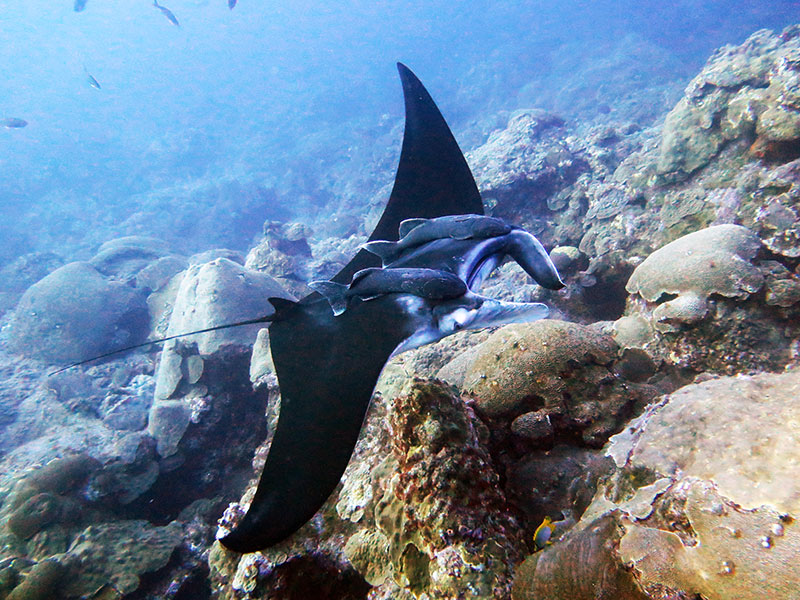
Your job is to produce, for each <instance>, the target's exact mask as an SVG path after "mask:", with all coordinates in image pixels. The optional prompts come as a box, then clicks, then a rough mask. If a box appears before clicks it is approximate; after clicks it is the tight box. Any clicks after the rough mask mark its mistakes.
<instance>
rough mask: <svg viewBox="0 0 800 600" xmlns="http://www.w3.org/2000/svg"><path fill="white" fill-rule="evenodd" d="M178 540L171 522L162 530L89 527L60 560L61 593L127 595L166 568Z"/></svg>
mask: <svg viewBox="0 0 800 600" xmlns="http://www.w3.org/2000/svg"><path fill="white" fill-rule="evenodd" d="M182 538H183V531H182V528H181V526H180V524H178V523H175V522H173V523H170V524H169V525H166V526H164V527H155V526H153V525H150V524H149V523H147V521H141V520H137V521H120V522H117V523H103V524H98V525H90V526H89V527H87V528H86V529H85V530H83V532H81V533H80V534H78V535H77V537H76V538H75V540H74V541H73V542H72V544H71V545H70V547H69V550H68V551H67V552H66V554H65V555H64V557H63V558H62V560H63V561H64V563H65V565H66V566H67V568H68V569H69V579H68V580H67V581H65V582H64V585H63V587H64V592H65V593H66V594H67V595H68V596H70V597H72V596H77V597H85V596H87V595H90V594H93V593H95V592H96V591H97V590H99V589H101V588H102V587H103V586H105V585H109V586H111V588H112V589H113V590H115V591H116V592H117V593H118V594H120V595H125V594H130V593H131V592H133V591H135V590H136V589H137V588H138V587H139V578H140V577H141V576H142V575H144V574H146V573H152V572H153V571H157V570H158V569H160V568H162V567H164V566H165V565H166V564H167V562H168V561H169V558H170V556H171V555H172V553H173V551H174V550H175V548H177V546H178V545H179V544H180V543H181V541H182Z"/></svg>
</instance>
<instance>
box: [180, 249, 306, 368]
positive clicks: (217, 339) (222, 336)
mask: <svg viewBox="0 0 800 600" xmlns="http://www.w3.org/2000/svg"><path fill="white" fill-rule="evenodd" d="M272 296H274V297H280V298H287V299H289V300H292V299H293V298H292V297H291V296H290V295H289V294H287V293H286V292H285V291H284V290H283V289H282V288H281V286H280V285H279V284H278V283H277V282H276V281H275V280H274V279H273V278H272V277H270V276H269V275H266V274H264V273H258V272H256V271H252V270H250V269H247V268H245V267H242V266H241V265H239V264H236V263H234V262H232V261H230V260H227V259H225V258H218V259H215V260H213V261H211V262H210V263H205V264H202V265H195V266H192V267H190V268H189V270H188V271H187V273H186V275H185V277H184V279H183V281H182V282H181V286H180V289H179V290H178V295H177V297H176V298H175V308H174V309H173V311H172V317H171V320H170V326H169V330H168V332H167V335H175V334H179V333H184V332H188V331H194V330H197V329H202V328H205V327H213V326H215V325H223V324H226V323H235V322H236V321H242V320H246V319H254V318H258V317H265V316H268V315H270V314H272V312H273V308H272V305H270V304H269V302H268V301H267V298H269V297H272ZM259 329H260V326H258V325H253V326H245V327H235V328H232V329H225V330H222V331H214V332H210V333H203V334H199V335H198V336H196V337H195V338H190V341H191V342H196V343H197V348H198V352H199V353H200V354H213V353H214V352H216V351H217V350H219V349H220V347H222V346H223V345H237V346H248V347H249V346H251V345H252V343H253V341H254V340H255V337H256V333H257V332H258V330H259Z"/></svg>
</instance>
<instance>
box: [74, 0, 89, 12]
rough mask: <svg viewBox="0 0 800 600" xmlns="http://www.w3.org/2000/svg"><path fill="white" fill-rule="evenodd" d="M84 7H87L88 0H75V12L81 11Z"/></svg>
mask: <svg viewBox="0 0 800 600" xmlns="http://www.w3.org/2000/svg"><path fill="white" fill-rule="evenodd" d="M84 8H86V0H75V4H74V5H73V7H72V9H73V10H74V11H75V12H81V11H82V10H83V9H84Z"/></svg>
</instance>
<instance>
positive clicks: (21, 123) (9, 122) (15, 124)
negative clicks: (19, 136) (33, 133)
mask: <svg viewBox="0 0 800 600" xmlns="http://www.w3.org/2000/svg"><path fill="white" fill-rule="evenodd" d="M0 125H2V126H3V127H5V128H7V129H20V128H21V127H26V126H27V125H28V122H27V121H26V120H25V119H18V118H17V117H8V118H6V119H3V120H2V121H0Z"/></svg>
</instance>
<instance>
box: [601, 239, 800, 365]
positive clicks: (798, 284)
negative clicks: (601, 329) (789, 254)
mask: <svg viewBox="0 0 800 600" xmlns="http://www.w3.org/2000/svg"><path fill="white" fill-rule="evenodd" d="M766 256H768V253H767V252H766V251H765V250H764V248H763V245H762V242H761V240H760V239H759V238H758V237H757V236H756V235H755V234H753V233H752V232H751V231H750V230H748V229H746V228H744V227H741V226H739V225H731V224H724V225H717V226H713V227H708V228H706V229H701V230H699V231H696V232H694V233H690V234H688V235H685V236H683V237H681V238H679V239H677V240H675V241H673V242H670V243H669V244H667V245H665V246H664V247H662V248H660V249H658V250H656V251H655V252H653V253H652V254H651V255H650V256H648V257H647V258H646V259H645V260H644V261H643V262H642V263H641V264H640V265H639V266H637V267H636V269H635V270H634V272H633V274H632V275H631V277H630V279H629V280H628V283H627V285H626V288H627V291H628V292H629V293H630V294H631V296H629V298H628V303H627V309H626V312H625V316H624V317H623V318H621V319H619V320H618V321H617V322H616V323H615V324H614V326H613V327H612V329H613V335H614V337H615V339H616V340H617V342H618V343H619V344H620V345H621V346H622V347H623V348H626V349H627V348H639V349H642V350H644V351H645V353H646V354H648V355H649V356H650V357H651V358H653V359H655V360H656V362H659V363H663V364H667V365H670V366H671V367H676V368H677V369H678V371H680V372H681V373H682V374H683V375H682V376H683V377H685V378H690V377H692V376H693V375H692V374H697V373H700V372H706V371H710V372H717V373H725V374H732V373H736V372H752V371H755V370H758V369H768V370H777V369H780V368H782V367H783V366H785V365H786V364H788V363H789V362H790V361H791V357H792V352H793V351H792V343H793V342H792V340H793V339H794V337H795V336H796V335H797V332H798V329H797V314H798V313H797V311H798V308H800V304H799V302H798V301H800V279H798V277H797V276H796V275H795V274H793V273H792V272H791V271H789V269H788V268H787V267H786V266H785V265H784V263H782V262H779V261H777V260H766V259H765V257H766Z"/></svg>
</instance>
